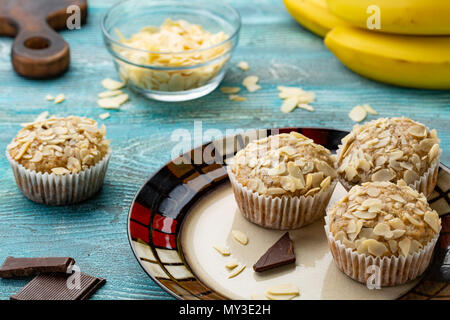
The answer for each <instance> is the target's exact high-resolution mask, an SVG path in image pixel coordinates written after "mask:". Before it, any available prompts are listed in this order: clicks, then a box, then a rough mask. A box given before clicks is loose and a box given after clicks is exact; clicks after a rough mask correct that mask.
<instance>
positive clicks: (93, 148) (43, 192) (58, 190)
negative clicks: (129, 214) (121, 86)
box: [6, 116, 111, 205]
mask: <svg viewBox="0 0 450 320" xmlns="http://www.w3.org/2000/svg"><path fill="white" fill-rule="evenodd" d="M23 126H24V128H23V129H21V130H20V131H19V132H18V134H17V136H16V137H15V138H14V139H13V141H12V142H11V143H10V144H9V145H8V147H7V150H6V156H7V158H8V160H9V162H10V164H11V167H12V169H13V172H14V176H15V179H16V183H17V185H18V187H19V189H20V190H21V191H22V192H23V194H24V195H25V196H26V197H28V198H29V199H30V200H33V201H35V202H38V203H45V204H51V205H66V204H71V203H76V202H80V201H83V200H85V199H87V198H89V197H90V196H92V195H93V194H95V193H96V192H97V191H98V190H100V188H101V186H102V184H103V180H104V177H105V174H106V170H107V167H108V162H109V158H110V155H111V149H110V147H109V140H106V128H105V126H104V125H102V126H100V128H99V127H98V125H97V123H96V122H95V121H94V120H92V119H88V118H86V117H83V118H81V117H75V116H70V117H67V118H57V117H55V116H53V117H51V118H49V119H43V120H38V121H35V122H32V123H27V124H24V125H23Z"/></svg>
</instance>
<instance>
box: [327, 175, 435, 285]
mask: <svg viewBox="0 0 450 320" xmlns="http://www.w3.org/2000/svg"><path fill="white" fill-rule="evenodd" d="M325 221H326V225H325V231H326V234H327V237H328V242H329V244H330V248H331V253H332V255H333V258H334V261H335V263H336V264H337V266H338V268H339V269H341V270H342V271H343V272H344V273H345V274H347V275H348V276H349V277H351V278H353V279H355V280H357V281H360V282H363V283H365V282H366V281H368V279H369V277H370V276H371V274H372V272H371V271H370V270H372V271H373V268H374V267H378V268H379V269H378V270H379V272H380V273H379V281H380V283H379V284H380V285H381V286H393V285H400V284H403V283H406V282H407V281H410V280H413V279H415V278H416V277H418V276H420V275H421V274H422V273H423V272H424V271H425V270H426V268H427V267H428V265H429V263H430V260H431V256H432V253H433V249H434V246H435V244H436V242H437V239H438V237H439V232H440V229H441V220H440V218H439V215H438V213H437V212H436V211H435V210H433V209H431V208H430V206H429V204H428V202H427V199H426V198H425V196H424V195H423V194H422V193H420V194H419V193H418V192H417V191H416V190H414V189H412V188H410V187H409V186H407V185H406V183H405V182H404V181H403V180H400V181H399V182H398V184H393V183H391V182H386V181H384V182H366V183H363V184H362V185H359V186H355V187H353V188H352V189H351V190H350V192H349V193H348V194H347V195H346V196H345V197H343V198H342V199H340V200H339V201H337V202H336V203H335V204H334V205H333V206H331V207H330V208H329V209H328V212H327V216H326V218H325ZM369 268H371V269H370V270H369Z"/></svg>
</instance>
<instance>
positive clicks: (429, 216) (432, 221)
mask: <svg viewBox="0 0 450 320" xmlns="http://www.w3.org/2000/svg"><path fill="white" fill-rule="evenodd" d="M423 220H424V221H425V222H426V223H427V224H428V225H429V226H430V227H431V229H433V231H434V232H436V233H438V232H439V229H440V226H441V222H440V220H439V216H438V214H437V213H436V211H427V212H425V214H424V216H423Z"/></svg>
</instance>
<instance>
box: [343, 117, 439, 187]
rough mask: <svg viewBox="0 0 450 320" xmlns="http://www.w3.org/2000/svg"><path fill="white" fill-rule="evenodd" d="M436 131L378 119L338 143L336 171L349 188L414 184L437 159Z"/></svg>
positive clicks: (408, 121)
mask: <svg viewBox="0 0 450 320" xmlns="http://www.w3.org/2000/svg"><path fill="white" fill-rule="evenodd" d="M439 153H440V150H439V140H438V137H437V133H436V130H431V131H430V130H429V129H428V128H427V127H425V126H424V125H423V124H421V123H418V122H415V121H413V120H411V119H408V118H405V117H401V118H380V119H377V120H374V121H370V122H367V123H365V124H363V125H356V126H355V127H354V128H353V130H352V132H351V133H350V134H348V135H347V136H346V137H345V138H344V139H342V146H341V148H340V149H339V151H338V155H337V168H338V169H337V171H338V174H339V175H340V177H341V178H342V179H344V180H345V181H347V182H348V183H350V184H351V185H355V184H360V183H363V182H368V181H391V182H394V183H395V182H396V181H398V180H400V179H403V180H404V181H405V182H406V183H407V184H408V185H411V184H413V183H414V182H415V181H417V180H418V179H419V178H420V177H421V176H422V175H423V174H424V173H425V172H426V171H427V170H428V169H429V168H430V166H431V164H432V163H433V161H434V160H435V159H436V158H437V157H438V155H439Z"/></svg>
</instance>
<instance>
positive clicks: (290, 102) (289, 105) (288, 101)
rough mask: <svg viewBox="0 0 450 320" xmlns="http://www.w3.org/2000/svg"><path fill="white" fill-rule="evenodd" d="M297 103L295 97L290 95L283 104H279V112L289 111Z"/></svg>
mask: <svg viewBox="0 0 450 320" xmlns="http://www.w3.org/2000/svg"><path fill="white" fill-rule="evenodd" d="M297 103H298V98H297V97H290V98H287V99H286V100H284V101H283V104H282V105H281V112H283V113H289V112H291V111H292V110H294V109H295V107H296V106H297Z"/></svg>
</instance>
